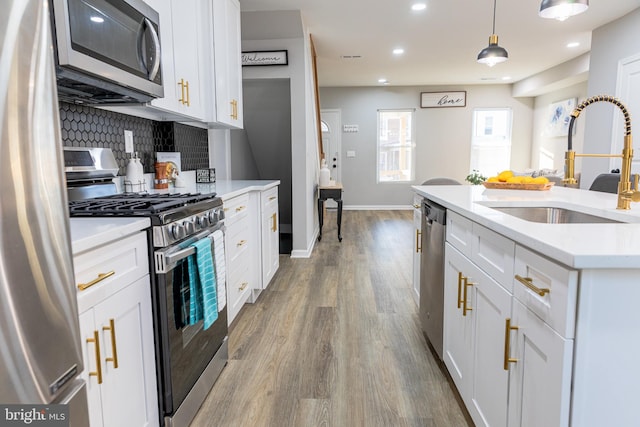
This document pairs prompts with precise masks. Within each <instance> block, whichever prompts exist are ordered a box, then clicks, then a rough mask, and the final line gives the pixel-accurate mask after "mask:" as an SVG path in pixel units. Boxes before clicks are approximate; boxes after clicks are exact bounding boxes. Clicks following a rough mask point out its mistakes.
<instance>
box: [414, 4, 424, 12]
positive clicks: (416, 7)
mask: <svg viewBox="0 0 640 427" xmlns="http://www.w3.org/2000/svg"><path fill="white" fill-rule="evenodd" d="M426 8H427V5H426V4H425V3H414V4H412V5H411V10H413V11H414V12H418V11H420V10H425V9H426Z"/></svg>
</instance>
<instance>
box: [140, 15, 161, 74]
mask: <svg viewBox="0 0 640 427" xmlns="http://www.w3.org/2000/svg"><path fill="white" fill-rule="evenodd" d="M144 21H145V22H146V23H147V27H148V28H149V31H150V32H151V39H152V40H153V48H154V50H155V52H156V54H155V56H154V57H153V64H152V65H151V72H150V73H149V79H150V80H154V79H155V78H156V75H157V74H158V71H160V57H161V56H162V55H161V52H160V38H159V37H158V33H157V32H156V29H155V28H154V27H153V24H152V23H151V21H149V19H148V18H144Z"/></svg>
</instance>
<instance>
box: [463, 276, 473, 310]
mask: <svg viewBox="0 0 640 427" xmlns="http://www.w3.org/2000/svg"><path fill="white" fill-rule="evenodd" d="M467 279H468V278H467V277H465V278H464V301H462V315H463V316H466V315H467V311H472V309H471V308H469V307H467V289H469V286H473V285H475V284H476V283H471V282H467Z"/></svg>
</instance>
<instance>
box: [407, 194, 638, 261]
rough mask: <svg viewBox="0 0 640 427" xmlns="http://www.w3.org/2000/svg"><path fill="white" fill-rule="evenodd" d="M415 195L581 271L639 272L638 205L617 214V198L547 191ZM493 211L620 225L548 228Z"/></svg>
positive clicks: (553, 226) (579, 225)
mask: <svg viewBox="0 0 640 427" xmlns="http://www.w3.org/2000/svg"><path fill="white" fill-rule="evenodd" d="M413 189H414V191H415V192H416V193H417V194H419V195H421V196H423V197H426V198H428V199H430V200H433V201H434V202H436V203H439V204H441V205H443V206H444V207H446V208H448V209H451V210H452V211H454V212H457V213H458V214H460V215H462V216H464V217H466V218H469V219H470V220H472V221H474V222H477V223H479V224H481V225H483V226H485V227H487V228H489V229H491V230H494V231H496V232H497V233H500V234H502V235H503V236H505V237H508V238H510V239H512V240H514V241H515V242H516V243H519V244H521V245H522V246H526V247H528V248H530V249H532V250H534V251H537V252H539V253H541V254H543V255H545V256H547V257H549V258H551V259H553V260H555V261H557V262H560V263H562V264H565V265H567V266H569V267H573V268H579V269H603V268H616V269H620V268H633V269H638V268H640V203H632V204H631V209H630V210H618V209H616V203H617V195H615V194H608V193H601V192H596V191H588V190H578V189H571V188H564V187H552V188H551V189H550V190H548V191H527V190H499V189H495V190H494V189H491V190H490V189H485V188H484V187H482V186H471V185H454V186H444V185H439V186H421V185H416V186H413ZM491 206H494V207H497V206H525V207H534V206H549V207H559V208H566V209H571V210H576V211H580V212H584V213H588V214H591V215H596V216H602V217H606V218H610V219H615V220H618V221H622V222H623V223H598V224H545V223H537V222H530V221H526V220H523V219H520V218H517V217H515V216H512V215H509V214H506V213H502V212H500V211H497V210H495V209H491Z"/></svg>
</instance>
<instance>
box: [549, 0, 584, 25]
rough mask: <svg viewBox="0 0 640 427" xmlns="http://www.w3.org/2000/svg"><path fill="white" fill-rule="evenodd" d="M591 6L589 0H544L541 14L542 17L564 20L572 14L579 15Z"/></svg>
mask: <svg viewBox="0 0 640 427" xmlns="http://www.w3.org/2000/svg"><path fill="white" fill-rule="evenodd" d="M588 8H589V0H542V3H540V12H538V15H540V16H541V17H542V18H550V19H557V20H558V21H564V20H565V19H567V18H569V17H570V16H573V15H577V14H579V13H582V12H584V11H586V10H587V9H588Z"/></svg>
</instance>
